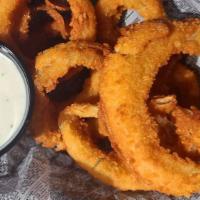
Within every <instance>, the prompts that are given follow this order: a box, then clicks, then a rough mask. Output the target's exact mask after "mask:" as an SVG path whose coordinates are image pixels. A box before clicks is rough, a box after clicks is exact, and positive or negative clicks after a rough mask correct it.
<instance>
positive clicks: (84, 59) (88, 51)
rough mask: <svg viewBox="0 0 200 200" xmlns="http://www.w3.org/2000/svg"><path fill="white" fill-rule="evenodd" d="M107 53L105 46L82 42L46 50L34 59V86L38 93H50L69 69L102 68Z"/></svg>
mask: <svg viewBox="0 0 200 200" xmlns="http://www.w3.org/2000/svg"><path fill="white" fill-rule="evenodd" d="M108 53H109V50H108V48H107V46H104V45H100V44H97V43H88V42H84V41H82V42H75V41H74V42H68V43H66V44H59V45H56V46H55V47H52V48H50V49H47V50H45V51H44V52H42V53H40V54H39V55H38V56H37V58H36V64H35V67H36V81H35V83H36V86H37V87H38V88H39V90H40V91H46V92H50V91H52V90H53V89H54V88H55V87H56V84H57V83H58V79H59V78H62V77H63V76H64V75H66V74H67V73H68V71H69V69H70V68H73V67H74V68H75V67H77V66H85V67H87V68H89V69H100V68H102V66H103V62H104V57H105V55H107V54H108Z"/></svg>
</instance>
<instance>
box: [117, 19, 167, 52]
mask: <svg viewBox="0 0 200 200" xmlns="http://www.w3.org/2000/svg"><path fill="white" fill-rule="evenodd" d="M169 33H170V30H169V28H168V27H167V26H166V24H164V23H163V22H160V21H157V23H155V21H154V22H153V21H152V22H149V23H142V24H136V25H132V26H130V27H126V28H123V29H122V30H121V34H122V36H121V37H119V39H118V41H117V44H116V46H115V51H116V52H120V53H121V54H131V55H136V54H138V53H140V52H142V51H143V50H144V49H145V48H146V46H147V45H148V43H149V42H151V41H152V40H154V38H155V37H156V38H157V39H159V38H162V37H164V36H167V35H168V34H169Z"/></svg>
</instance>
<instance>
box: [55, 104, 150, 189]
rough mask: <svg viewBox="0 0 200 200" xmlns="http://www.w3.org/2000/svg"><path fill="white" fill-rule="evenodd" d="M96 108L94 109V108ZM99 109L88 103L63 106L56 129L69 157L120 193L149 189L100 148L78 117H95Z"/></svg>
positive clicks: (112, 155)
mask: <svg viewBox="0 0 200 200" xmlns="http://www.w3.org/2000/svg"><path fill="white" fill-rule="evenodd" d="M95 107H96V108H95ZM97 112H98V108H97V106H93V105H91V104H74V105H72V106H70V107H66V108H65V110H64V111H63V112H62V113H61V115H60V118H59V128H60V131H61V133H62V137H63V141H64V143H65V146H66V150H67V152H68V153H69V155H70V156H71V157H72V158H73V159H74V160H75V161H76V162H77V163H78V164H79V165H80V166H81V167H83V168H84V169H85V170H87V171H88V172H89V173H90V174H92V175H93V176H94V177H96V178H98V179H99V180H101V181H103V182H104V183H107V184H109V185H112V186H114V187H116V188H119V189H120V190H139V189H143V190H145V189H148V186H146V185H144V184H143V183H142V181H141V179H139V178H138V176H137V174H135V177H134V178H132V177H131V176H130V175H129V172H128V171H127V170H126V168H125V167H124V165H123V163H122V162H121V161H120V160H119V159H118V157H117V156H116V154H115V153H114V152H111V153H106V152H104V151H102V150H101V149H99V148H98V147H97V145H96V144H95V142H94V141H93V139H92V133H90V132H88V129H87V126H88V125H87V124H86V123H85V122H84V121H81V118H96V117H97Z"/></svg>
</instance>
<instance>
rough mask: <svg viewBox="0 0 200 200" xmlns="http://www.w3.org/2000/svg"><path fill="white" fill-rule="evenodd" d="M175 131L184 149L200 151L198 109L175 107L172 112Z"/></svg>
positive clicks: (191, 151) (199, 117)
mask: <svg viewBox="0 0 200 200" xmlns="http://www.w3.org/2000/svg"><path fill="white" fill-rule="evenodd" d="M172 117H173V120H174V123H175V126H176V132H177V134H178V136H179V138H180V142H181V144H182V145H183V146H184V147H185V150H186V151H187V152H190V153H196V152H198V153H199V152H200V111H199V110H197V109H195V108H192V109H190V110H189V109H183V108H180V107H177V108H176V109H175V110H174V111H173V112H172Z"/></svg>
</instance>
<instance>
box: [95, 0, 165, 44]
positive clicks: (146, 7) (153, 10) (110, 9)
mask: <svg viewBox="0 0 200 200" xmlns="http://www.w3.org/2000/svg"><path fill="white" fill-rule="evenodd" d="M128 9H133V10H136V11H137V12H138V13H139V14H140V15H141V16H142V17H144V19H145V20H151V19H159V18H163V17H164V16H165V12H164V8H163V5H162V3H161V1H160V0H148V1H147V0H124V1H121V0H112V1H108V0H99V1H98V2H97V5H96V14H97V22H98V39H99V40H100V41H103V42H107V43H111V44H114V43H115V42H116V40H117V38H118V36H119V30H118V28H117V24H118V22H119V20H120V17H121V14H122V11H124V10H128Z"/></svg>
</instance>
